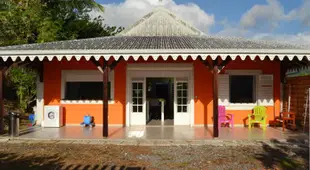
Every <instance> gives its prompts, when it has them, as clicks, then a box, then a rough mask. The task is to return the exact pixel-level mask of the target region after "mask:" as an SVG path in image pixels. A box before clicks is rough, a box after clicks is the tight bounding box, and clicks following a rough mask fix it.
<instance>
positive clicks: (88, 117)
mask: <svg viewBox="0 0 310 170" xmlns="http://www.w3.org/2000/svg"><path fill="white" fill-rule="evenodd" d="M84 123H85V124H87V125H89V124H90V123H91V116H84Z"/></svg>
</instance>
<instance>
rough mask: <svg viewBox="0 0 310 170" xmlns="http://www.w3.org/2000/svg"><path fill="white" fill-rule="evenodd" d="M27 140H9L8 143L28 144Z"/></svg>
mask: <svg viewBox="0 0 310 170" xmlns="http://www.w3.org/2000/svg"><path fill="white" fill-rule="evenodd" d="M27 142H28V141H27V140H9V141H8V143H27Z"/></svg>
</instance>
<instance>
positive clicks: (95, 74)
mask: <svg viewBox="0 0 310 170" xmlns="http://www.w3.org/2000/svg"><path fill="white" fill-rule="evenodd" d="M102 80H103V75H102V73H101V72H100V71H99V70H62V71H61V100H60V103H61V104H103V101H102V100H65V99H64V98H65V89H66V82H83V81H87V82H102ZM109 82H110V83H111V100H109V102H108V103H109V104H114V71H111V72H110V73H109Z"/></svg>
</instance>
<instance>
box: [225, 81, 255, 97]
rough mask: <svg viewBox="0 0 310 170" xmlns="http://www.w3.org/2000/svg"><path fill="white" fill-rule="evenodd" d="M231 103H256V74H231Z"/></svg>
mask: <svg viewBox="0 0 310 170" xmlns="http://www.w3.org/2000/svg"><path fill="white" fill-rule="evenodd" d="M229 89H230V90H229V93H230V95H229V96H230V100H229V102H230V103H255V102H256V96H255V91H256V90H255V89H256V86H255V76H252V75H230V76H229Z"/></svg>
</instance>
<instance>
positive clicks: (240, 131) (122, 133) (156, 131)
mask: <svg viewBox="0 0 310 170" xmlns="http://www.w3.org/2000/svg"><path fill="white" fill-rule="evenodd" d="M212 133H213V128H212V127H189V126H159V127H156V126H132V127H115V126H114V127H109V138H108V139H121V140H130V139H145V140H152V139H154V140H208V139H209V140H210V139H213V138H212ZM219 134H220V136H219V138H218V139H221V140H270V139H278V140H281V139H294V138H295V137H298V138H304V139H308V138H309V135H307V134H305V133H300V132H292V131H289V130H286V131H284V132H283V131H282V129H281V128H273V127H268V128H267V130H266V131H263V130H262V129H261V128H252V130H248V128H244V127H235V128H227V127H222V128H220V132H219ZM19 138H20V139H27V138H28V139H30V138H31V139H51V140H61V139H81V140H87V139H103V137H102V126H97V127H93V128H91V129H90V128H88V127H80V126H65V127H61V128H41V127H34V128H31V129H28V130H26V131H22V132H21V135H20V137H19Z"/></svg>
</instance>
